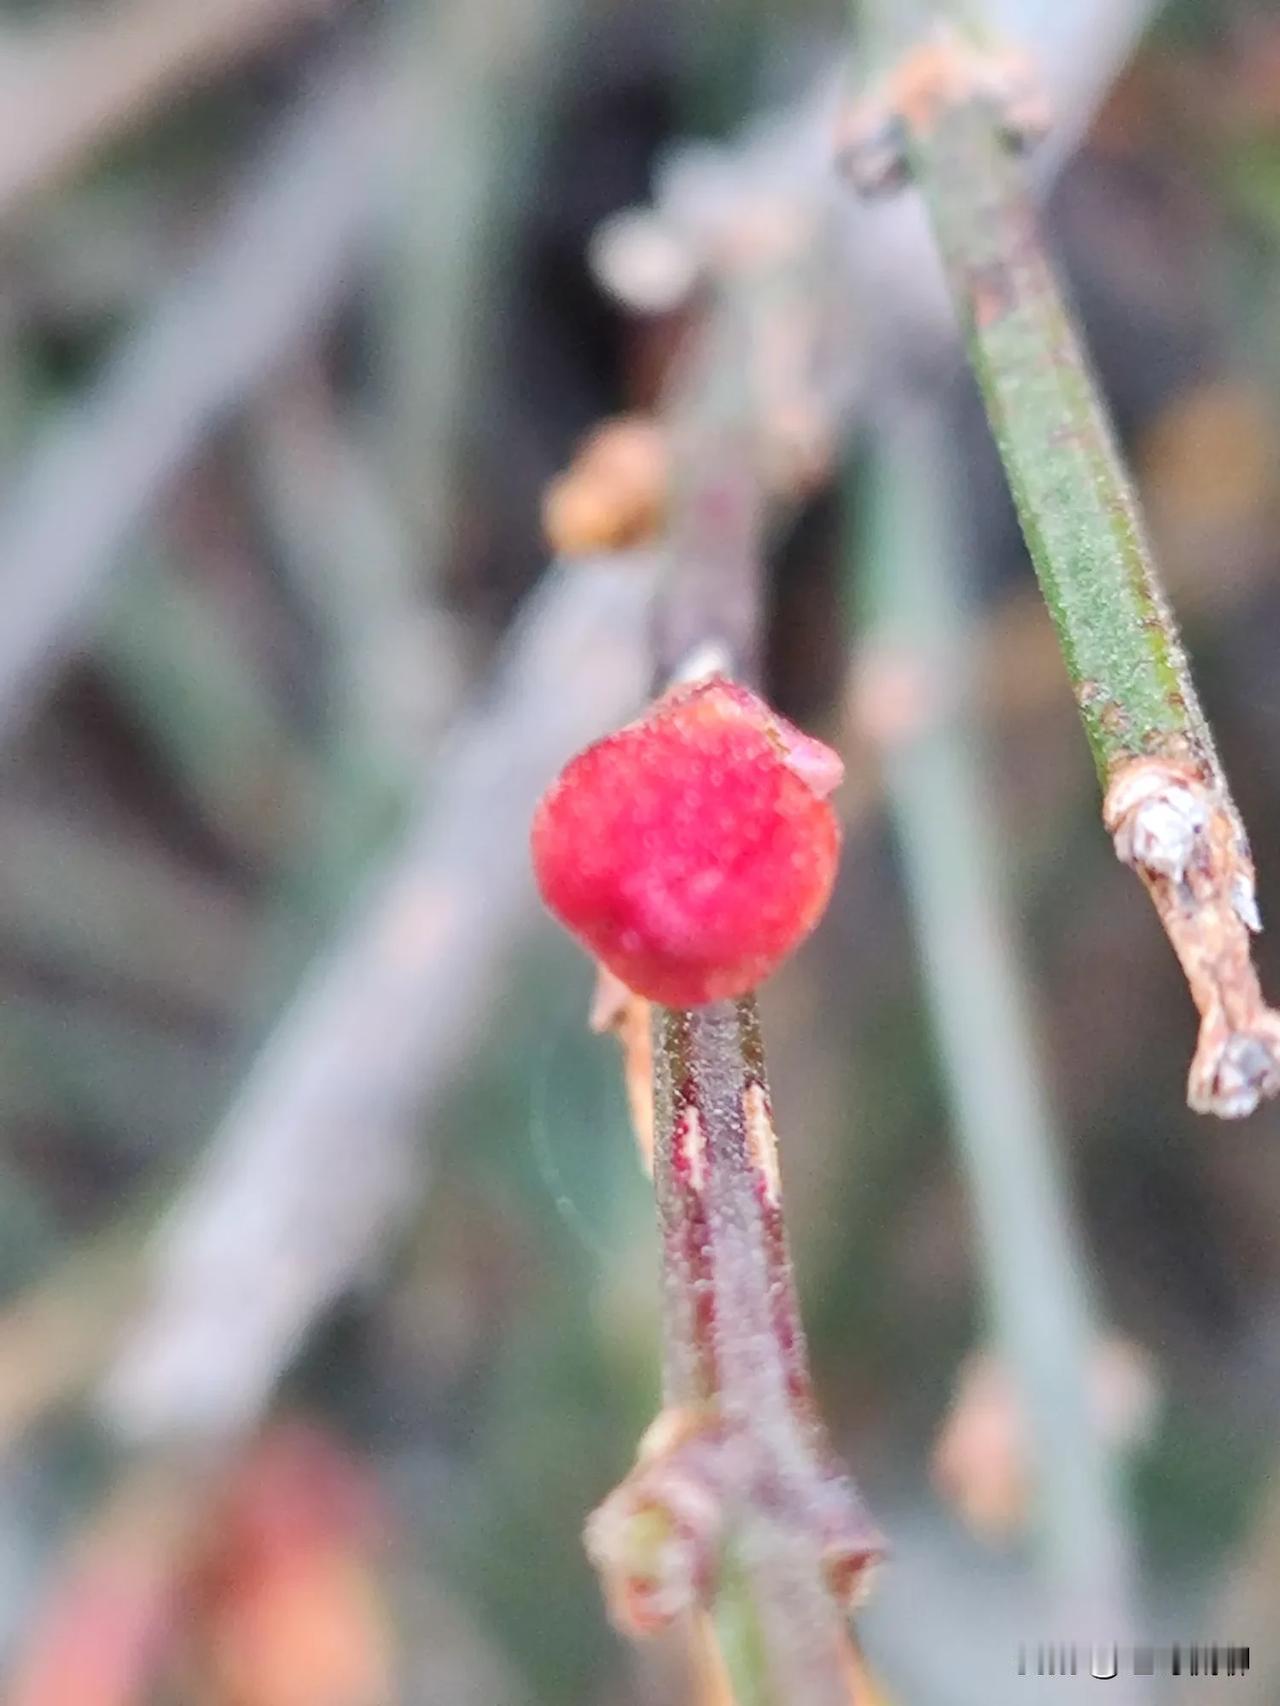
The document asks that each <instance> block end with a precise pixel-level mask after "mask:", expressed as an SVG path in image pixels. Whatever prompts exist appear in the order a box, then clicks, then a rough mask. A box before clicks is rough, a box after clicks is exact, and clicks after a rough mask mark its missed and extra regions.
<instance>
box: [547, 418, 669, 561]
mask: <svg viewBox="0 0 1280 1706" xmlns="http://www.w3.org/2000/svg"><path fill="white" fill-rule="evenodd" d="M668 462H669V458H668V454H667V444H666V439H665V438H664V436H663V432H662V429H661V427H659V426H658V425H657V423H656V422H654V421H651V420H647V419H646V418H645V417H644V416H642V415H620V416H619V417H618V418H617V419H616V420H611V421H605V422H604V423H603V424H602V425H601V426H599V427H597V428H596V429H595V431H594V432H593V433H592V434H591V435H590V436H589V437H588V438H587V439H586V440H585V441H584V442H583V443H582V444H581V445H580V446H579V447H578V450H577V452H576V454H575V456H574V459H573V461H572V463H571V464H570V466H569V467H568V468H567V469H566V470H565V472H564V473H563V474H560V475H558V476H557V477H556V478H555V479H554V480H553V481H552V482H551V484H550V485H549V486H548V487H547V490H546V494H545V496H544V498H543V503H542V525H543V531H544V532H545V533H546V536H547V543H548V544H549V545H550V547H551V549H552V550H553V551H554V552H556V553H557V554H558V555H560V556H565V557H583V556H589V555H590V554H591V553H592V552H595V551H623V550H628V549H630V548H631V547H632V546H635V545H642V544H644V543H645V542H646V541H648V540H650V539H652V538H653V537H654V536H655V535H656V534H657V533H658V532H659V530H660V529H661V526H662V522H663V518H664V516H665V514H666V508H667V486H668V481H669V477H670V470H669V466H668Z"/></svg>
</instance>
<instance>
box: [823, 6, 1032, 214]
mask: <svg viewBox="0 0 1280 1706" xmlns="http://www.w3.org/2000/svg"><path fill="white" fill-rule="evenodd" d="M975 103H976V104H979V105H982V106H986V107H989V108H990V109H991V110H992V112H993V113H994V115H995V119H996V122H997V124H998V125H999V128H1000V133H1001V135H1002V136H1003V137H1004V139H1005V141H1006V142H1007V143H1008V145H1009V146H1010V147H1011V148H1013V149H1014V150H1016V151H1018V152H1021V151H1023V150H1025V149H1028V148H1031V147H1033V146H1034V145H1035V144H1036V143H1037V142H1039V141H1040V140H1041V138H1042V137H1043V136H1044V135H1045V133H1046V132H1047V131H1048V129H1049V124H1050V116H1051V115H1050V110H1049V104H1048V100H1047V97H1046V95H1045V93H1044V89H1043V86H1042V84H1041V81H1040V78H1039V75H1038V74H1037V72H1036V69H1035V65H1034V62H1033V61H1032V59H1031V57H1030V56H1029V55H1028V54H1026V53H1024V52H1023V51H1022V50H1021V49H1018V48H1013V47H1009V46H1007V45H998V44H992V43H990V42H985V43H980V42H975V41H973V40H972V39H971V38H969V37H968V36H966V35H965V34H964V33H963V32H962V31H960V30H958V29H956V28H955V27H954V26H952V25H949V24H939V25H938V26H937V28H935V29H934V30H933V31H932V33H931V34H930V35H929V36H928V37H927V38H926V39H925V40H923V41H921V42H920V43H919V45H918V46H916V47H914V48H912V49H911V51H910V52H908V53H907V54H905V55H904V56H903V58H902V59H900V60H899V61H898V63H897V65H896V66H895V67H894V69H893V70H892V71H891V72H890V73H889V75H888V76H887V77H886V78H885V80H884V82H883V83H882V84H881V86H880V87H879V88H878V89H877V90H875V91H873V92H872V93H871V94H869V95H867V96H865V97H864V98H863V99H862V100H859V101H856V102H854V103H853V104H852V106H851V107H850V108H848V109H847V111H846V113H845V114H844V115H843V117H842V119H841V122H840V128H839V131H838V134H837V140H836V156H837V159H838V161H839V163H840V166H841V169H842V170H843V171H844V172H845V174H846V175H847V176H848V178H849V179H850V181H851V182H852V183H853V184H854V186H855V188H857V189H858V190H860V191H861V192H862V193H863V194H864V195H877V194H883V193H885V192H887V191H892V190H896V189H900V188H902V187H903V186H904V185H905V184H906V183H907V181H908V180H909V178H910V176H911V166H910V158H909V146H908V143H909V138H910V137H911V136H912V135H917V136H929V135H930V134H932V132H933V131H935V130H936V129H937V127H938V124H939V122H940V120H941V119H942V118H943V117H945V116H946V114H948V113H950V112H953V111H955V110H956V109H957V108H958V107H963V106H969V105H972V104H975Z"/></svg>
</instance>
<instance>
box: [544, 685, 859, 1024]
mask: <svg viewBox="0 0 1280 1706" xmlns="http://www.w3.org/2000/svg"><path fill="white" fill-rule="evenodd" d="M841 775H842V767H841V764H840V760H839V758H838V757H837V756H836V754H835V753H834V752H832V751H831V749H830V748H829V747H827V746H824V745H823V744H822V742H821V741H817V740H814V739H813V738H812V737H810V736H809V735H806V734H803V733H802V732H801V731H800V730H799V729H797V728H795V727H794V726H793V725H792V724H791V723H789V722H787V721H786V720H785V719H784V718H782V717H779V716H778V715H776V713H775V712H773V711H771V710H770V709H769V707H768V706H767V705H766V704H765V703H764V701H763V700H761V699H759V698H757V697H756V695H755V694H754V693H752V692H750V691H749V690H748V689H747V688H745V687H739V686H737V685H736V684H735V683H733V682H730V681H726V680H725V679H723V678H722V677H720V676H714V677H712V678H711V679H709V680H706V681H702V682H698V683H697V684H696V685H694V686H691V687H683V688H677V689H675V690H673V691H672V692H670V693H668V694H667V695H665V696H664V697H663V698H662V699H659V700H658V701H657V703H656V704H655V705H654V706H652V708H651V709H650V710H649V712H648V713H647V714H646V715H645V716H644V717H642V718H641V719H640V721H638V722H635V723H631V724H629V725H628V726H627V727H626V728H624V729H619V730H618V732H617V733H616V734H612V735H609V736H607V737H606V738H605V739H604V740H600V741H597V742H596V743H595V745H593V746H589V747H588V748H587V749H586V751H585V752H581V753H579V754H578V756H577V757H576V758H574V759H571V760H570V762H569V763H568V764H567V765H566V766H565V768H564V770H563V771H562V772H561V774H560V776H559V778H558V779H557V780H556V782H554V783H553V784H552V786H551V788H550V789H548V791H547V793H546V794H545V795H544V796H543V798H542V801H541V803H540V804H539V806H538V810H537V813H536V815H535V817H534V823H533V864H534V871H535V874H536V876H537V879H538V886H539V888H540V889H541V891H542V896H543V899H544V900H545V901H546V903H547V905H548V906H549V907H550V909H551V911H552V912H553V913H555V915H556V917H557V918H559V919H560V921H561V923H563V924H564V925H565V926H566V927H567V928H568V929H569V930H570V931H572V933H573V934H574V935H575V936H577V937H578V939H579V940H580V941H581V942H583V943H584V944H585V945H586V946H587V947H588V948H589V949H590V950H591V952H592V953H593V954H594V955H595V956H596V957H597V958H598V959H600V960H602V961H603V962H604V964H605V965H606V966H608V967H609V969H610V970H611V971H613V972H615V973H616V974H617V976H618V977H620V978H621V979H622V981H623V982H624V983H626V984H628V985H629V986H630V988H632V989H634V990H635V991H636V992H637V993H638V994H640V995H644V996H647V997H648V998H649V999H650V1000H652V1001H660V1002H663V1003H664V1004H665V1005H667V1006H669V1007H696V1006H700V1005H702V1004H703V1003H704V1002H708V1001H719V1000H724V999H727V998H729V997H732V996H736V995H744V994H746V993H747V991H748V990H751V989H754V988H755V987H756V986H757V985H758V984H759V983H762V982H763V981H764V979H765V978H767V977H768V976H769V975H770V973H771V972H773V971H774V970H775V969H776V967H777V966H778V965H779V964H780V962H781V961H782V960H784V959H785V958H786V956H787V955H788V954H789V953H790V952H791V950H792V949H793V948H794V947H795V946H796V944H797V943H798V942H800V941H801V940H802V939H803V938H804V937H805V936H807V935H808V933H809V932H810V930H812V929H813V926H814V925H815V924H816V923H817V921H818V919H819V918H820V917H821V916H822V913H823V911H824V909H825V907H826V904H827V899H828V897H829V895H830V893H831V885H832V883H833V881H834V879H835V872H836V864H837V860H838V858H839V851H840V829H839V824H838V822H837V819H836V815H835V813H834V812H833V811H832V809H831V806H830V805H829V804H828V802H827V798H826V796H827V795H828V794H829V793H830V792H831V790H832V789H833V788H834V787H835V786H836V785H837V783H838V782H839V781H840V778H841Z"/></svg>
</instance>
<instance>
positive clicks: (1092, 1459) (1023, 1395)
mask: <svg viewBox="0 0 1280 1706" xmlns="http://www.w3.org/2000/svg"><path fill="white" fill-rule="evenodd" d="M947 443H948V438H947V434H946V430H945V416H944V415H943V414H942V413H941V412H940V408H939V401H938V399H936V398H930V399H929V400H928V401H927V402H926V401H921V400H919V399H917V398H915V397H912V396H907V397H904V398H903V399H902V401H901V403H900V414H899V418H898V419H897V420H896V421H895V422H894V423H893V424H892V425H888V426H886V429H885V431H884V432H883V433H882V435H881V437H880V439H879V440H878V443H877V454H876V455H875V456H874V458H873V460H872V464H871V470H870V476H869V478H870V481H871V490H870V492H869V494H868V496H869V501H870V520H869V522H868V524H867V525H866V527H865V529H864V530H863V531H862V534H861V538H860V539H859V540H858V542H857V543H856V544H855V548H854V551H853V555H852V559H851V568H852V571H853V573H855V574H856V575H858V576H859V578H860V580H861V581H862V583H863V585H862V588H861V590H860V592H859V595H858V597H857V600H856V602H857V604H858V606H859V608H861V609H862V610H864V611H865V613H866V628H867V632H866V637H865V638H864V639H863V641H862V648H861V652H860V654H859V663H858V667H857V677H856V683H855V704H856V707H857V713H856V714H857V717H858V721H859V723H860V725H861V727H862V728H863V730H864V732H865V734H866V735H867V736H868V737H869V738H870V739H871V740H872V742H873V743H874V744H875V745H876V746H877V747H878V749H879V752H880V760H881V767H882V772H883V778H884V785H885V789H886V795H887V803H888V806H889V811H890V816H891V818H892V820H893V823H894V826H895V829H896V831H897V837H898V841H899V845H900V849H901V855H902V860H903V866H904V872H905V878H906V882H907V886H908V890H909V894H910V899H911V914H912V919H913V925H914V930H915V936H916V945H917V952H918V954H919V957H920V963H921V969H922V975H923V978H924V982H925V990H926V997H927V1000H928V1003H929V1006H930V1010H931V1012H932V1016H933V1021H934V1026H935V1030H936V1035H937V1043H938V1047H939V1050H940V1053H941V1057H942V1061H943V1064H944V1067H945V1071H946V1078H947V1085H948V1090H949V1094H950V1098H951V1101H952V1105H953V1119H954V1125H955V1135H956V1139H957V1142H958V1145H959V1149H960V1156H961V1161H962V1165H963V1168H964V1172H965V1176H966V1180H967V1185H968V1190H969V1195H970V1201H971V1205H972V1212H973V1217H974V1222H975V1232H974V1248H975V1251H976V1253H977V1259H978V1261H979V1263H980V1265H981V1266H982V1267H983V1268H984V1270H985V1286H986V1292H987V1297H988V1306H989V1310H990V1315H991V1321H992V1327H993V1332H994V1338H995V1342H996V1345H997V1347H998V1351H999V1354H1000V1355H1001V1356H1002V1358H1003V1360H1004V1362H1005V1364H1006V1366H1007V1368H1008V1371H1009V1374H1010V1377H1011V1379H1012V1381H1013V1383H1014V1387H1015V1390H1016V1392H1017V1394H1018V1401H1019V1402H1020V1404H1021V1406H1022V1408H1023V1410H1024V1413H1025V1416H1026V1424H1027V1428H1028V1433H1029V1437H1030V1442H1031V1460H1032V1474H1033V1484H1034V1493H1033V1516H1032V1527H1033V1531H1034V1532H1035V1534H1036V1535H1037V1538H1038V1540H1039V1543H1040V1548H1041V1556H1042V1560H1043V1570H1044V1587H1045V1594H1046V1607H1048V1606H1052V1610H1053V1616H1054V1618H1055V1619H1056V1620H1057V1622H1058V1624H1059V1625H1060V1626H1061V1627H1062V1628H1064V1629H1070V1630H1096V1629H1101V1628H1103V1627H1106V1628H1107V1629H1108V1630H1113V1631H1114V1632H1115V1638H1116V1639H1118V1640H1124V1639H1126V1638H1128V1637H1131V1636H1132V1634H1133V1633H1134V1632H1135V1631H1136V1630H1137V1628H1138V1621H1137V1617H1136V1614H1135V1608H1134V1605H1133V1603H1132V1598H1133V1588H1134V1583H1133V1576H1132V1572H1133V1565H1134V1559H1133V1547H1132V1540H1131V1537H1130V1534H1129V1532H1128V1523H1127V1518H1126V1515H1125V1511H1124V1503H1123V1495H1122V1492H1121V1487H1120V1480H1119V1466H1118V1464H1117V1463H1116V1462H1114V1461H1113V1460H1112V1458H1111V1454H1110V1452H1109V1450H1108V1448H1107V1445H1106V1443H1105V1440H1104V1437H1103V1431H1102V1428H1101V1426H1100V1424H1099V1421H1098V1417H1097V1415H1096V1411H1095V1406H1094V1404H1093V1400H1092V1388H1093V1380H1092V1375H1091V1368H1092V1364H1093V1361H1094V1358H1095V1354H1096V1350H1097V1347H1098V1346H1099V1344H1100V1342H1101V1338H1102V1332H1103V1329H1102V1326H1101V1324H1100V1323H1099V1321H1098V1320H1097V1318H1096V1316H1095V1313H1094V1307H1093V1303H1092V1300H1091V1298H1090V1297H1089V1290H1088V1283H1087V1279H1086V1274H1087V1271H1088V1265H1089V1264H1088V1261H1087V1258H1086V1256H1085V1253H1084V1251H1083V1250H1082V1248H1081V1245H1080V1237H1079V1233H1078V1231H1077V1229H1076V1226H1075V1224H1074V1215H1073V1212H1072V1209H1071V1205H1070V1194H1069V1190H1068V1187H1067V1183H1066V1180H1065V1178H1064V1177H1063V1169H1062V1164H1061V1161H1060V1159H1059V1155H1058V1150H1059V1147H1060V1145H1059V1138H1058V1134H1057V1132H1056V1131H1055V1130H1054V1123H1053V1118H1052V1115H1051V1112H1050V1108H1049V1102H1048V1094H1047V1091H1046V1088H1045V1086H1044V1083H1043V1081H1042V1077H1041V1073H1040V1069H1039V1066H1038V1058H1037V1057H1038V1053H1039V1049H1038V1044H1037V1040H1036V1038H1035V1036H1034V1034H1033V1031H1032V1027H1031V1024H1030V1021H1029V1017H1028V1016H1029V1014H1030V1012H1031V1010H1032V1009H1031V1004H1030V1002H1029V1000H1028V992H1027V990H1026V988H1025V984H1024V979H1023V976H1022V973H1021V968H1020V966H1019V964H1018V956H1017V952H1016V949H1015V947H1014V944H1013V938H1012V931H1011V925H1010V920H1009V916H1008V910H1007V907H1006V905H1005V903H1004V901H1003V899H1002V894H1003V893H1004V892H1006V891H1007V888H1008V876H1007V871H1006V869H1005V867H1006V865H1007V861H1006V860H1005V859H1004V858H1003V857H1002V853H1001V848H1000V845H999V841H998V838H997V835H996V833H995V832H994V831H993V828H992V810H991V805H990V802H989V800H988V798H987V793H988V790H987V787H986V783H985V779H984V776H983V774H982V770H981V758H980V756H979V753H978V750H977V741H978V735H977V727H976V719H975V716H974V706H973V699H974V695H973V691H972V687H971V682H972V680H973V677H974V670H975V668H976V664H977V648H976V647H975V645H974V636H973V625H972V623H971V622H970V621H969V620H968V619H967V618H966V615H965V612H964V609H963V605H962V599H961V594H960V591H959V588H958V585H957V581H956V577H957V575H958V573H959V564H958V560H957V553H956V549H955V545H954V517H953V512H954V505H953V504H952V502H951V500H950V492H949V487H948V483H947V482H948V477H949V469H950V463H949V460H948V455H947ZM1126 1686H1127V1684H1125V1683H1120V1682H1117V1684H1116V1687H1117V1688H1123V1687H1126ZM1133 1698H1137V1696H1136V1695H1135V1696H1133Z"/></svg>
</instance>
